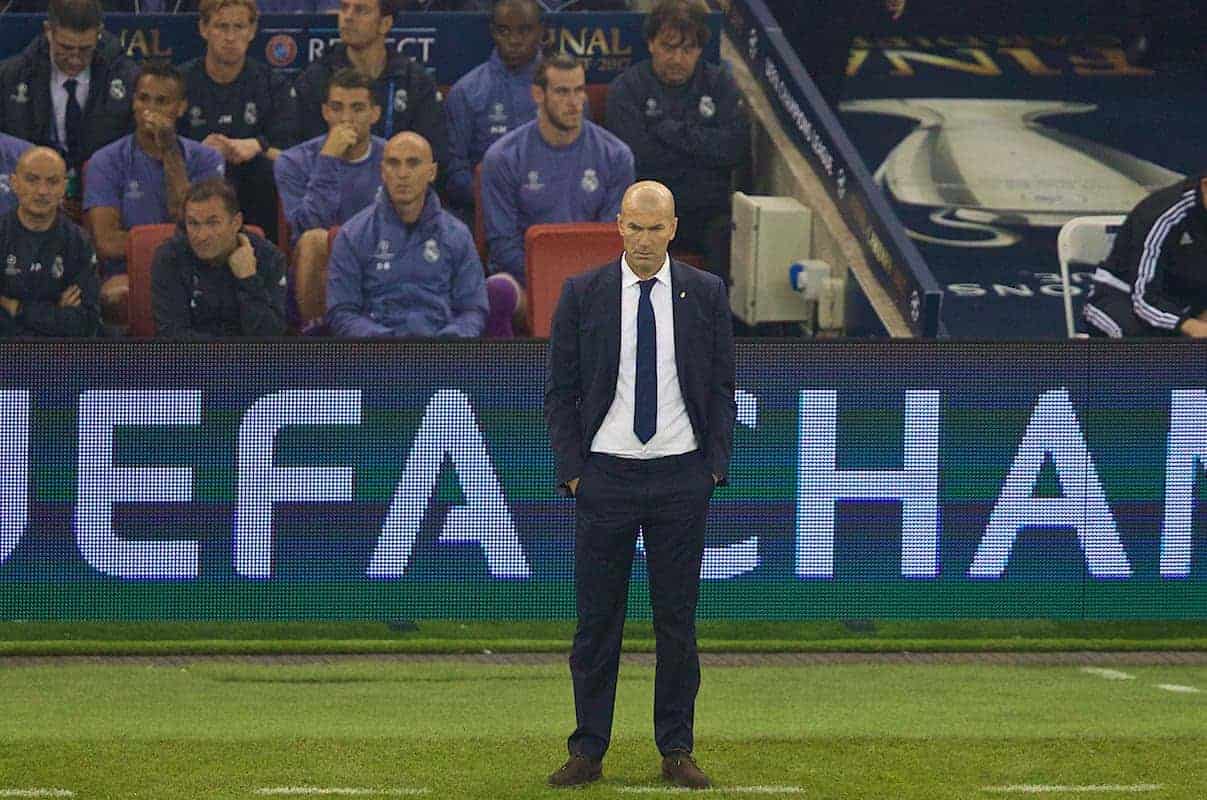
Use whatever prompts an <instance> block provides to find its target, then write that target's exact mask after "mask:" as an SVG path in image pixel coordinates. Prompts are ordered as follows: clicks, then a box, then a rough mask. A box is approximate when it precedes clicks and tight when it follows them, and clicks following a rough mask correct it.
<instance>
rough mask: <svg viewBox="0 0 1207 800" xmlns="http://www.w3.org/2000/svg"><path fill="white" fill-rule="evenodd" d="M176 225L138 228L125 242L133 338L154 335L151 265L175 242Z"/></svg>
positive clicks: (136, 226)
mask: <svg viewBox="0 0 1207 800" xmlns="http://www.w3.org/2000/svg"><path fill="white" fill-rule="evenodd" d="M175 232H176V225H175V224H173V223H165V224H162V225H135V226H134V227H133V228H131V229H130V235H129V236H128V237H127V239H126V276H127V277H128V278H129V281H130V298H129V302H130V316H129V319H130V335H131V336H137V337H140V338H150V337H152V336H154V335H155V317H154V316H153V315H152V314H151V262H152V261H154V260H155V251H156V250H158V249H159V246H160V245H161V244H163V243H164V242H166V241H167V240H168V239H171V238H172V234H173V233H175Z"/></svg>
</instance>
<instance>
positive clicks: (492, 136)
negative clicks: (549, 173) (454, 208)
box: [444, 0, 545, 208]
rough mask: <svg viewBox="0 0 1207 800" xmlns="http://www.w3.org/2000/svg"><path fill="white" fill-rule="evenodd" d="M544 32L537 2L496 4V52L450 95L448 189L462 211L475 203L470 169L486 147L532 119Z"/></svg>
mask: <svg viewBox="0 0 1207 800" xmlns="http://www.w3.org/2000/svg"><path fill="white" fill-rule="evenodd" d="M544 31H545V28H544V26H543V25H542V24H541V7H540V5H539V4H537V2H536V0H497V1H496V2H495V5H494V8H493V10H492V11H491V18H490V36H491V38H492V39H494V42H495V49H494V52H492V53H491V54H490V58H489V59H488V60H487V61H486V62H485V63H483V64H479V65H478V66H476V67H474V68H473V69H472V70H470V71H469V72H467V73H466V74H465V75H464V76H463V77H462V78H461V79H460V80H458V81H457V82H456V83H454V84H453V88H452V89H450V90H449V92H448V98H447V99H446V100H445V101H444V116H445V120H446V121H447V123H448V183H447V190H448V197H449V200H450V201H452V202H453V203H454V204H456V205H458V206H460V207H463V208H468V207H469V206H471V205H472V204H473V180H474V167H476V166H478V164H479V163H481V161H482V157H483V156H484V155H486V151H487V150H488V149H489V148H490V146H491V145H492V144H494V143H495V142H497V141H498V140H499V139H501V138H502V137H503V135H504V134H506V133H507V132H509V131H512V130H515V129H516V128H517V127H519V126H520V125H523V124H524V123H525V122H529V121H531V120H533V119H535V118H536V102H535V101H534V100H533V99H532V76H533V73H534V72H536V65H537V62H538V60H539V56H540V48H541V38H542V35H543V34H544Z"/></svg>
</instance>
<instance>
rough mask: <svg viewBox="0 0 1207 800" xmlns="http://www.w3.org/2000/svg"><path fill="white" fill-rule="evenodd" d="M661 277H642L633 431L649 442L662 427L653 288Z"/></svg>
mask: <svg viewBox="0 0 1207 800" xmlns="http://www.w3.org/2000/svg"><path fill="white" fill-rule="evenodd" d="M657 282H658V279H657V278H650V279H649V280H644V281H640V282H639V283H638V285H639V286H640V287H641V299H640V300H638V301H637V376H636V380H635V387H634V392H633V433H635V434H637V438H638V439H640V440H641V443H642V444H645V443H646V442H648V441H649V440H650V439H652V438H654V431H655V430H656V429H657V428H658V329H657V326H656V325H655V324H654V304H653V303H652V302H650V292H651V291H652V290H653V288H654V284H655V283H657Z"/></svg>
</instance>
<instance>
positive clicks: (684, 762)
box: [662, 750, 712, 789]
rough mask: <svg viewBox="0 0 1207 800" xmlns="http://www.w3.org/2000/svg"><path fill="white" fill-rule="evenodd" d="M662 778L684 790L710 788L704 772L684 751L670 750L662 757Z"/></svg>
mask: <svg viewBox="0 0 1207 800" xmlns="http://www.w3.org/2000/svg"><path fill="white" fill-rule="evenodd" d="M662 777H664V778H666V779H667V780H668V781H670V782H671V783H673V784H675V785H676V786H682V787H683V788H685V789H707V788H708V787H709V786H712V782H711V781H709V780H708V776H707V775H705V774H704V770H702V769H700V767H699V766H698V765H697V764H696V760H695V759H694V758H692V754H691V753H689V752H687V751H686V750H672V751H671V752H669V753H667V754H666V755H665V756H663V757H662Z"/></svg>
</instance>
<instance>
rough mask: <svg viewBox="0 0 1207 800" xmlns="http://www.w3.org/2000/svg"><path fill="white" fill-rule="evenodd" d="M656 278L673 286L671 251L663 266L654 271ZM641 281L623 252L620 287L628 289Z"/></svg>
mask: <svg viewBox="0 0 1207 800" xmlns="http://www.w3.org/2000/svg"><path fill="white" fill-rule="evenodd" d="M654 280H656V281H658V282H659V283H662V284H666V288H668V289H669V288H671V257H670V254H669V253H668V254H667V255H666V256H665V257H664V258H663V260H662V268H661V269H659V270H658V271H657V272H655V273H654ZM640 281H641V278H638V277H637V273H636V272H633V269H632V268H631V267H630V266H629V261H628V258H627V257H626V255H625V254H623V253H622V254H621V256H620V287H621V288H622V289H627V288H629V287H630V286H632V285H633V284H635V283H639V282H640Z"/></svg>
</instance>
